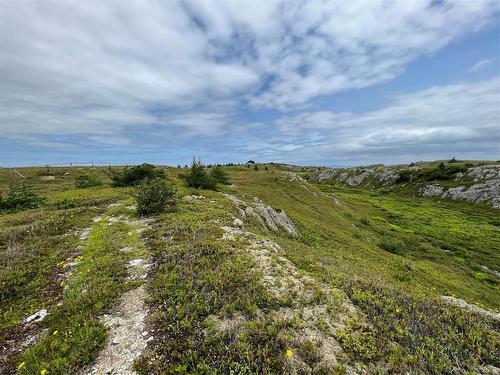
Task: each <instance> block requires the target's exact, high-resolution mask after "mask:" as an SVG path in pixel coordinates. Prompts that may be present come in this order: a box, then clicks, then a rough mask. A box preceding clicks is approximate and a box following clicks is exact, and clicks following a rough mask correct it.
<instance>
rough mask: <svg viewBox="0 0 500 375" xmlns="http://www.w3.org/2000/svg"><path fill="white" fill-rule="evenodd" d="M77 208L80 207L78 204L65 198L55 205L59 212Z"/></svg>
mask: <svg viewBox="0 0 500 375" xmlns="http://www.w3.org/2000/svg"><path fill="white" fill-rule="evenodd" d="M77 206H78V204H77V202H76V201H75V200H74V199H72V198H65V199H63V200H61V201H58V202H55V203H54V207H55V208H57V209H58V210H67V209H69V208H75V207H77Z"/></svg>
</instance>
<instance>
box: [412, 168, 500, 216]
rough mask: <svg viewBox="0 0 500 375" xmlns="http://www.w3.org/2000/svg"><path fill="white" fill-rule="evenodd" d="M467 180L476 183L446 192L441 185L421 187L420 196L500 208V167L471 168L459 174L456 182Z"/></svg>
mask: <svg viewBox="0 0 500 375" xmlns="http://www.w3.org/2000/svg"><path fill="white" fill-rule="evenodd" d="M467 178H469V181H470V180H474V182H476V183H474V184H472V185H460V186H456V187H452V188H449V189H448V190H446V191H445V190H444V188H443V187H441V186H440V185H439V184H431V185H426V186H423V187H421V188H420V189H419V190H418V194H420V195H423V196H440V197H441V198H448V199H454V200H466V201H469V202H473V203H485V204H488V205H490V206H491V207H493V208H500V166H498V165H484V166H479V167H473V168H469V169H468V170H467V172H465V173H461V172H459V173H457V177H456V179H455V180H456V181H464V180H465V179H467ZM462 183H463V182H462Z"/></svg>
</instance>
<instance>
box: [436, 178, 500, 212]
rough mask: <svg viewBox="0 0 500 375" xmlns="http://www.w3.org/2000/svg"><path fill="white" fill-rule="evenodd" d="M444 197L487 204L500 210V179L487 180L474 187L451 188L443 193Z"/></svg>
mask: <svg viewBox="0 0 500 375" xmlns="http://www.w3.org/2000/svg"><path fill="white" fill-rule="evenodd" d="M442 197H443V198H451V199H457V200H467V201H470V202H474V203H487V204H489V205H491V206H492V207H493V208H500V179H493V180H487V181H485V182H480V183H477V184H474V185H472V186H457V187H454V188H450V189H448V190H447V191H446V192H445V193H443V195H442Z"/></svg>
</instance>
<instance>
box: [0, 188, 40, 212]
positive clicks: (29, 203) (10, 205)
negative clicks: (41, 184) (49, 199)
mask: <svg viewBox="0 0 500 375" xmlns="http://www.w3.org/2000/svg"><path fill="white" fill-rule="evenodd" d="M43 201H44V199H43V198H42V197H40V196H39V195H37V194H36V193H35V191H34V190H33V188H32V187H31V186H30V185H28V184H26V183H22V184H20V185H13V186H11V187H10V190H9V193H8V194H7V195H6V196H5V197H3V196H2V197H0V212H16V211H20V210H24V209H28V208H37V207H39V206H40V205H41V204H42V203H43Z"/></svg>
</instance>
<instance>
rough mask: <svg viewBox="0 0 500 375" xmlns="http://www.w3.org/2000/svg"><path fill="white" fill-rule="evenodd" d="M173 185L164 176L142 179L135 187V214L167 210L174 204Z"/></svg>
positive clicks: (141, 214)
mask: <svg viewBox="0 0 500 375" xmlns="http://www.w3.org/2000/svg"><path fill="white" fill-rule="evenodd" d="M175 193H176V188H175V186H174V185H173V184H172V183H171V182H170V181H168V180H166V179H164V178H153V179H146V180H143V181H142V182H141V183H140V184H139V186H138V187H137V193H136V200H137V214H138V215H139V216H143V215H149V214H157V213H161V212H165V211H167V210H168V209H169V208H170V207H172V206H173V205H174V204H175V200H174V196H175Z"/></svg>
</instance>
